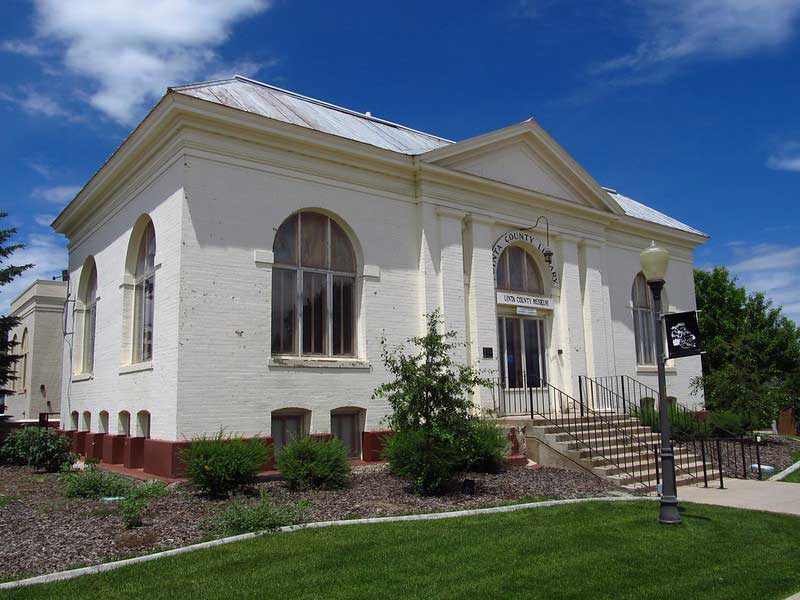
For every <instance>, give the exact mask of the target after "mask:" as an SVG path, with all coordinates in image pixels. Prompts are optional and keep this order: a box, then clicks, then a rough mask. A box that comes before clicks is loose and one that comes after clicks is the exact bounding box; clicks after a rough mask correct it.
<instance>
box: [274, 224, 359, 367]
mask: <svg viewBox="0 0 800 600" xmlns="http://www.w3.org/2000/svg"><path fill="white" fill-rule="evenodd" d="M273 251H274V253H275V265H274V268H273V269H272V353H273V354H295V355H297V354H300V355H306V356H308V355H312V356H353V355H354V354H355V289H356V285H355V284H356V258H355V252H354V251H353V245H352V243H351V242H350V238H348V236H347V234H346V233H345V232H344V230H343V229H342V228H341V226H340V225H339V224H337V223H336V221H334V220H332V219H331V218H329V217H327V216H325V215H321V214H318V213H314V212H301V213H297V214H294V215H292V216H291V217H289V218H288V219H286V220H285V221H284V222H283V224H282V225H281V226H280V228H279V229H278V233H277V234H276V236H275V243H274V245H273Z"/></svg>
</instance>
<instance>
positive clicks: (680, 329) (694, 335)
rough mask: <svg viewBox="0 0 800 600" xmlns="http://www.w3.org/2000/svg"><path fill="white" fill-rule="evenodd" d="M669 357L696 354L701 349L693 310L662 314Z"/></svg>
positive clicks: (695, 314)
mask: <svg viewBox="0 0 800 600" xmlns="http://www.w3.org/2000/svg"><path fill="white" fill-rule="evenodd" d="M664 328H665V329H666V335H667V355H668V356H669V358H683V357H684V356H696V355H697V354H700V353H701V352H702V351H703V348H702V343H701V340H700V325H699V324H698V323H697V313H696V312H695V311H691V312H683V313H670V314H666V315H664Z"/></svg>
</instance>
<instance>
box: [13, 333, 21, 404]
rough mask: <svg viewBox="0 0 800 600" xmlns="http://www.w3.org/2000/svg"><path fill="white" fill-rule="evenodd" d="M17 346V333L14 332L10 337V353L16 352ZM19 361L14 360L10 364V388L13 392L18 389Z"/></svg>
mask: <svg viewBox="0 0 800 600" xmlns="http://www.w3.org/2000/svg"><path fill="white" fill-rule="evenodd" d="M18 347H19V340H18V339H17V334H16V333H15V334H14V337H12V338H11V353H12V354H16V353H17V349H18ZM18 363H19V361H18V360H17V361H15V362H14V363H13V364H12V365H11V375H12V377H13V379H12V380H11V389H12V390H14V391H15V392H16V391H17V390H19V389H20V385H19V364H18Z"/></svg>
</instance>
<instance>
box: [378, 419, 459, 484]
mask: <svg viewBox="0 0 800 600" xmlns="http://www.w3.org/2000/svg"><path fill="white" fill-rule="evenodd" d="M383 458H384V460H386V461H387V462H388V463H389V469H390V470H391V472H392V473H394V474H395V475H397V476H398V477H402V478H404V479H408V480H410V481H411V484H412V486H413V488H414V491H416V492H417V493H419V494H425V495H427V494H435V493H437V492H440V491H442V490H443V489H444V487H445V486H446V485H447V483H448V482H449V481H450V480H451V479H452V478H453V477H455V475H456V474H457V473H458V472H460V471H461V470H462V469H463V467H464V459H463V456H462V455H461V453H460V451H459V448H458V446H457V444H456V443H455V442H454V441H453V440H452V439H451V438H447V437H444V436H441V435H435V434H434V435H429V434H427V433H426V432H424V431H421V430H415V429H405V430H402V431H398V432H397V433H395V434H394V435H393V436H392V437H390V438H388V440H387V442H386V446H385V447H384V449H383Z"/></svg>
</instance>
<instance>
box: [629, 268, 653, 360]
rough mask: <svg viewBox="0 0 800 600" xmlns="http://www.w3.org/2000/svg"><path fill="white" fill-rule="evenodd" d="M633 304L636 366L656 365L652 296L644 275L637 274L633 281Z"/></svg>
mask: <svg viewBox="0 0 800 600" xmlns="http://www.w3.org/2000/svg"><path fill="white" fill-rule="evenodd" d="M631 300H632V302H633V335H634V338H635V340H636V364H637V365H643V366H648V365H655V364H656V330H655V311H654V310H653V295H652V294H651V293H650V288H649V287H648V286H647V280H646V279H645V277H644V275H642V274H641V273H639V274H638V275H637V276H636V279H634V280H633V289H632V291H631Z"/></svg>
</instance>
